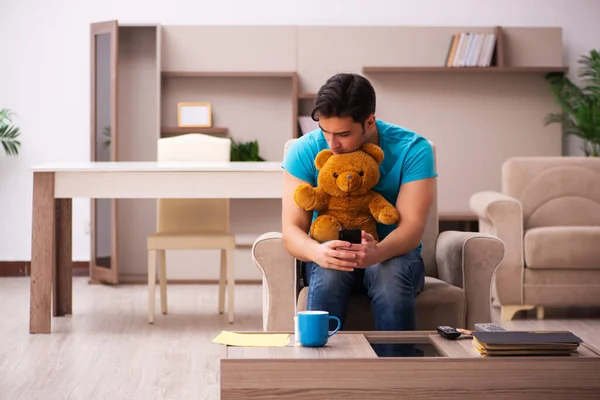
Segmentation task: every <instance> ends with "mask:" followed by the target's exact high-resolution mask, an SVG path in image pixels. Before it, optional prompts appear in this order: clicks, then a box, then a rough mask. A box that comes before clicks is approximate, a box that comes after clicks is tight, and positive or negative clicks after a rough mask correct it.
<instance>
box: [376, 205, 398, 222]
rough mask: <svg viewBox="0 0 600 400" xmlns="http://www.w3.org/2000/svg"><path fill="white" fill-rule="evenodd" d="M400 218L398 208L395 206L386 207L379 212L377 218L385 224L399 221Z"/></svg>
mask: <svg viewBox="0 0 600 400" xmlns="http://www.w3.org/2000/svg"><path fill="white" fill-rule="evenodd" d="M398 219H400V215H399V214H398V210H396V209H395V208H394V207H386V208H384V209H383V210H381V211H380V212H379V215H378V217H377V220H378V221H379V222H381V223H382V224H385V225H391V224H395V223H396V222H398Z"/></svg>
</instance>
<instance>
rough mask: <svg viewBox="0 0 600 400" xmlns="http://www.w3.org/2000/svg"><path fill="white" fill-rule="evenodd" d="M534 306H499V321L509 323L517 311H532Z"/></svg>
mask: <svg viewBox="0 0 600 400" xmlns="http://www.w3.org/2000/svg"><path fill="white" fill-rule="evenodd" d="M534 308H535V306H532V305H525V304H523V305H516V306H501V307H500V319H501V320H502V321H510V320H511V319H513V317H514V316H515V314H516V313H518V312H519V311H529V310H533V309H534Z"/></svg>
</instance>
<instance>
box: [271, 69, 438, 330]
mask: <svg viewBox="0 0 600 400" xmlns="http://www.w3.org/2000/svg"><path fill="white" fill-rule="evenodd" d="M375 97H376V96H375V90H374V89H373V87H372V86H371V84H370V82H369V81H368V80H367V79H365V78H364V77H362V76H360V75H355V74H337V75H334V76H333V77H331V78H330V79H328V80H327V82H326V83H325V84H324V85H323V86H322V87H321V88H320V89H319V92H318V93H317V98H316V102H315V109H314V110H313V113H312V118H313V119H314V120H315V121H318V123H319V128H320V129H318V130H315V131H313V132H310V133H308V134H306V135H304V136H302V137H301V138H299V139H298V140H297V141H296V142H295V143H294V144H293V145H292V146H291V147H290V148H289V150H288V152H287V154H286V157H285V161H284V165H283V168H284V193H283V216H282V217H283V223H282V229H283V232H282V233H283V240H284V243H285V246H286V248H287V250H288V251H289V252H290V253H291V254H293V255H294V256H295V257H296V258H298V259H300V260H302V261H305V263H304V264H305V268H304V279H305V283H306V284H308V285H309V290H308V300H307V309H308V310H324V311H328V312H329V313H330V315H335V316H337V317H338V318H340V319H341V321H342V326H343V322H344V320H345V317H346V305H347V301H348V297H349V295H350V293H351V292H352V290H356V289H358V290H363V291H365V292H366V293H367V295H368V296H369V297H370V298H371V305H372V307H373V311H374V315H375V329H376V330H414V329H415V301H414V299H415V296H416V295H417V294H418V293H419V292H420V291H422V290H423V282H424V279H425V268H424V265H423V259H422V258H421V236H422V234H423V231H424V228H425V221H426V217H427V213H428V211H429V208H430V205H431V203H432V199H433V196H434V182H433V179H435V178H436V177H437V174H436V172H435V167H434V158H433V150H432V148H431V146H430V144H429V142H428V141H427V140H426V139H424V138H423V137H421V136H419V135H417V134H415V133H414V132H411V131H409V130H406V129H404V128H401V127H399V126H396V125H392V124H389V123H386V122H383V121H381V120H377V119H376V118H375ZM364 143H374V144H377V145H378V146H380V147H381V148H382V150H383V152H384V155H385V158H384V160H383V162H382V163H381V164H380V168H379V170H380V173H381V178H380V180H379V183H378V184H377V186H375V187H374V188H373V189H374V190H375V191H377V192H379V193H380V194H382V195H383V196H384V197H385V198H386V199H387V200H388V201H389V202H390V203H392V204H395V205H396V208H397V209H398V212H399V213H400V221H399V223H398V224H397V225H394V226H385V225H381V224H378V226H377V231H378V234H379V237H380V241H379V242H378V243H376V242H375V241H374V239H373V237H372V236H371V235H369V234H368V233H365V232H364V231H363V232H362V243H361V244H350V243H347V242H344V241H340V240H333V241H330V242H326V243H323V244H320V243H318V242H316V241H315V240H313V239H311V238H310V237H309V235H308V233H307V232H308V231H309V227H310V224H311V221H312V219H314V218H315V217H316V212H314V213H313V212H307V211H304V210H302V209H301V208H300V207H298V206H297V205H296V204H295V203H294V200H293V195H294V190H295V189H296V187H297V186H298V185H299V184H301V183H303V182H307V183H309V184H311V185H312V186H316V182H317V177H318V173H319V171H318V170H317V169H316V168H315V165H314V159H315V157H316V155H317V153H318V152H319V151H321V150H323V149H327V148H329V149H331V150H332V151H333V153H334V154H339V153H346V152H351V151H354V150H357V149H358V148H360V147H361V146H362V145H363V144H364Z"/></svg>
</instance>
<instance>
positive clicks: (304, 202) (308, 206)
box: [294, 183, 317, 211]
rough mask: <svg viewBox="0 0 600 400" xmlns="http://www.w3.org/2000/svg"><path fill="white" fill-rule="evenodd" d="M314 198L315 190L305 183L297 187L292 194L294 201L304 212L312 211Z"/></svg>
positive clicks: (315, 196)
mask: <svg viewBox="0 0 600 400" xmlns="http://www.w3.org/2000/svg"><path fill="white" fill-rule="evenodd" d="M316 198H317V194H316V193H315V189H314V188H313V187H312V186H310V185H309V184H307V183H302V184H301V185H299V186H298V187H297V188H296V192H295V193H294V201H295V202H296V204H298V205H299V206H300V207H301V208H303V209H304V210H306V211H309V210H312V209H313V207H314V206H315V200H316Z"/></svg>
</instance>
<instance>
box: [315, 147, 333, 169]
mask: <svg viewBox="0 0 600 400" xmlns="http://www.w3.org/2000/svg"><path fill="white" fill-rule="evenodd" d="M332 155H333V151H331V150H327V149H326V150H321V151H320V152H319V154H317V157H315V167H317V169H318V170H320V169H321V168H323V165H325V163H326V162H327V160H329V157H331V156H332Z"/></svg>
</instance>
